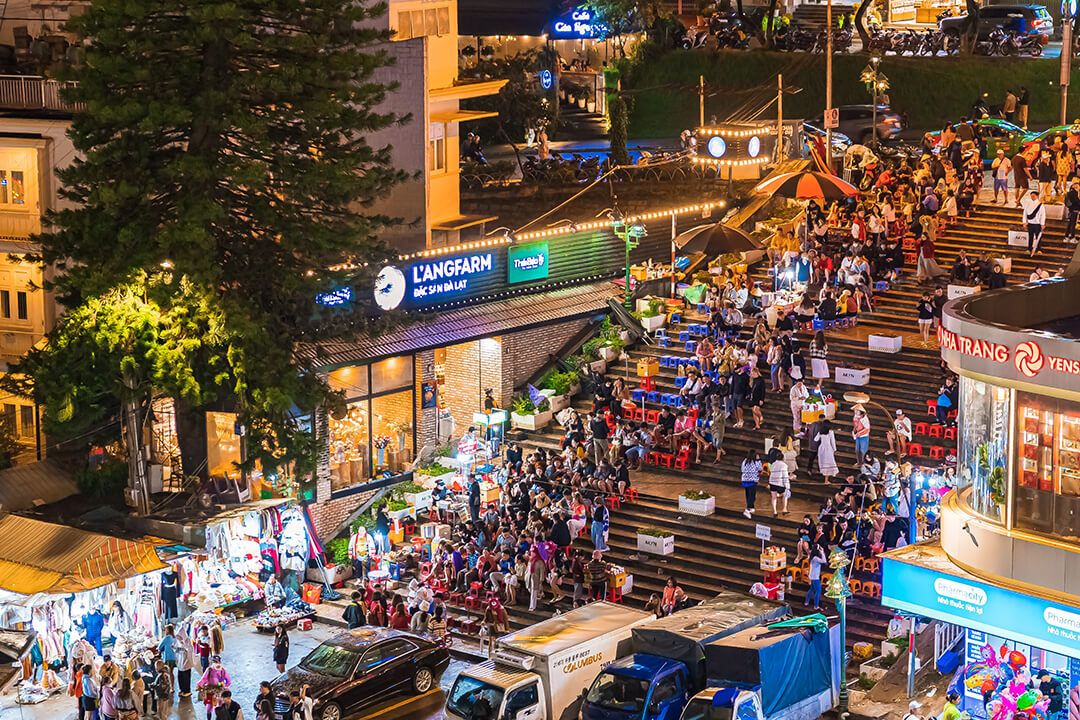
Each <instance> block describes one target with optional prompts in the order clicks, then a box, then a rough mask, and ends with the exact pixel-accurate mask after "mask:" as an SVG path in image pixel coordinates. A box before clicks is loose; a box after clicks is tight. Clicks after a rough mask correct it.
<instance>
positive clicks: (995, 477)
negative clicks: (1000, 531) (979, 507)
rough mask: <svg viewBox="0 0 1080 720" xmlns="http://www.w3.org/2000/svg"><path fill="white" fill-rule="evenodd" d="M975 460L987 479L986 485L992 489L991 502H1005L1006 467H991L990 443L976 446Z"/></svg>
mask: <svg viewBox="0 0 1080 720" xmlns="http://www.w3.org/2000/svg"><path fill="white" fill-rule="evenodd" d="M975 458H976V460H975V462H976V464H977V465H978V468H979V472H980V473H981V474H983V476H984V477H985V479H986V487H987V488H988V489H989V490H990V502H993V503H995V504H997V505H1000V504H1002V503H1003V502H1005V468H1004V467H1002V466H1001V465H995V466H994V467H990V443H989V442H984V443H980V444H979V445H978V446H977V447H976V448H975Z"/></svg>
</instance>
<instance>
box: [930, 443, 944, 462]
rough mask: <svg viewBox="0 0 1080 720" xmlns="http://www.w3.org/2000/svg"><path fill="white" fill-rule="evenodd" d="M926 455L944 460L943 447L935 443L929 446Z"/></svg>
mask: <svg viewBox="0 0 1080 720" xmlns="http://www.w3.org/2000/svg"><path fill="white" fill-rule="evenodd" d="M927 456H928V457H932V458H934V459H935V460H944V459H945V448H943V447H941V446H939V445H935V446H934V447H932V448H930V452H928V453H927Z"/></svg>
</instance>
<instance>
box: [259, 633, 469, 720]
mask: <svg viewBox="0 0 1080 720" xmlns="http://www.w3.org/2000/svg"><path fill="white" fill-rule="evenodd" d="M449 664H450V653H448V652H447V651H446V648H443V647H440V646H439V645H436V644H435V643H433V642H431V641H430V640H427V639H425V638H422V637H418V636H416V635H411V634H409V633H406V632H401V631H400V630H390V629H387V628H379V627H362V628H356V629H355V630H348V631H345V632H342V633H339V634H337V635H335V636H334V637H332V638H330V639H329V640H326V641H325V642H324V643H323V644H322V645H319V646H318V647H317V648H315V649H314V650H312V651H311V652H310V653H308V655H307V657H305V658H304V659H303V660H301V661H300V664H299V665H297V666H296V667H294V668H291V669H290V670H289V671H288V672H286V673H284V674H282V675H280V676H279V677H278V678H277V679H276V680H274V682H273V684H272V689H273V693H274V698H275V702H274V713H275V715H276V716H277V717H278V718H282V717H283V716H284V715H285V714H286V711H287V710H288V707H289V696H290V694H291V693H292V692H293V691H296V692H299V691H300V688H302V687H303V686H304V685H307V686H308V696H309V697H311V698H312V699H313V700H314V701H315V717H316V718H320V719H321V720H341V718H343V717H345V715H347V714H349V713H352V712H354V711H356V710H358V709H361V708H363V707H366V706H369V705H373V704H375V703H378V702H381V701H383V700H385V699H387V698H388V697H390V696H391V695H394V694H395V693H400V692H412V693H416V694H418V695H420V694H423V693H426V692H427V691H428V690H430V689H431V688H433V687H435V686H436V685H437V684H438V682H439V677H440V676H441V675H442V674H443V671H444V670H446V668H447V666H448V665H449Z"/></svg>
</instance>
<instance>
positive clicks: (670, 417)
mask: <svg viewBox="0 0 1080 720" xmlns="http://www.w3.org/2000/svg"><path fill="white" fill-rule="evenodd" d="M660 425H661V426H662V427H663V428H664V434H665V435H670V434H671V433H672V431H673V430H675V414H674V413H672V412H671V408H670V407H668V406H667V405H665V406H664V408H663V410H661V411H660Z"/></svg>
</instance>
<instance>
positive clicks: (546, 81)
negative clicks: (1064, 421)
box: [539, 70, 554, 90]
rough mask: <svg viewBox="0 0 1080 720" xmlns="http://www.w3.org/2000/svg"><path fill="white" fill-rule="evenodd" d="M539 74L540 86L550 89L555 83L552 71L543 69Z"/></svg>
mask: <svg viewBox="0 0 1080 720" xmlns="http://www.w3.org/2000/svg"><path fill="white" fill-rule="evenodd" d="M539 75H540V87H542V88H544V89H545V90H550V89H551V86H552V84H553V83H554V79H553V78H552V76H551V71H550V70H541V71H540V74H539Z"/></svg>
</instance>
